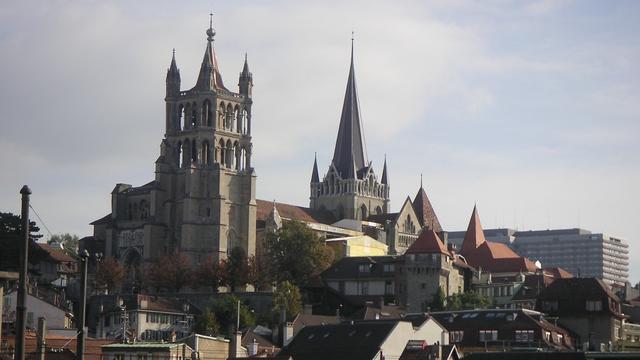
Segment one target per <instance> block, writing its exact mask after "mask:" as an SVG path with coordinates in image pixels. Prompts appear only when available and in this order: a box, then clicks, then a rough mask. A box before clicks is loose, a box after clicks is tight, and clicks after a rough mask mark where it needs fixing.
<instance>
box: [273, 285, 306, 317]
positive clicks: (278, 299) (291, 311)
mask: <svg viewBox="0 0 640 360" xmlns="http://www.w3.org/2000/svg"><path fill="white" fill-rule="evenodd" d="M283 308H284V310H285V311H286V313H287V320H289V319H292V318H293V317H294V316H295V315H297V314H298V313H300V311H301V310H302V296H301V295H300V289H299V288H298V287H297V286H295V285H294V284H292V283H290V282H288V281H283V282H281V283H280V284H278V286H277V287H276V291H275V292H274V293H273V311H274V313H275V314H279V313H280V311H282V309H283Z"/></svg>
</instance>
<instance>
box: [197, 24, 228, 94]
mask: <svg viewBox="0 0 640 360" xmlns="http://www.w3.org/2000/svg"><path fill="white" fill-rule="evenodd" d="M209 15H210V19H209V28H208V29H207V49H206V50H205V52H204V57H203V59H202V65H200V74H199V75H198V81H197V82H196V88H197V89H198V90H217V89H221V90H227V88H225V87H224V84H223V82H222V76H221V75H220V69H219V67H218V59H217V58H216V53H215V51H214V50H213V38H214V36H215V35H216V31H215V30H214V29H213V13H211V14H209Z"/></svg>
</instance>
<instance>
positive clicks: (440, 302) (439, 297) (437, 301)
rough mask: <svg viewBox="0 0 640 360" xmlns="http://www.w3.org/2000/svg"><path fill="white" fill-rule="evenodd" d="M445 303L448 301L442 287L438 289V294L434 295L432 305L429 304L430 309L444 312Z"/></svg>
mask: <svg viewBox="0 0 640 360" xmlns="http://www.w3.org/2000/svg"><path fill="white" fill-rule="evenodd" d="M445 302H446V299H445V296H444V292H443V291H442V288H441V287H438V290H436V293H435V294H433V299H432V300H431V303H429V308H430V309H431V311H442V310H444V306H445Z"/></svg>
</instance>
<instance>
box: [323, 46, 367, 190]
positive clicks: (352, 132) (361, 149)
mask: <svg viewBox="0 0 640 360" xmlns="http://www.w3.org/2000/svg"><path fill="white" fill-rule="evenodd" d="M332 162H333V165H334V166H335V167H336V169H338V172H339V173H340V176H342V177H343V178H354V177H356V176H357V171H358V170H360V169H362V168H363V167H365V166H367V165H368V164H369V161H367V149H366V145H365V142H364V134H363V132H362V124H361V122H360V107H359V105H358V93H357V91H356V77H355V72H354V68H353V38H352V39H351V67H350V69H349V78H348V80H347V90H346V91H345V94H344V103H343V105H342V115H341V117H340V128H339V129H338V138H337V140H336V148H335V150H334V152H333V160H332ZM354 164H355V168H356V169H355V170H356V171H353V170H352V167H353V166H354ZM351 173H353V174H351Z"/></svg>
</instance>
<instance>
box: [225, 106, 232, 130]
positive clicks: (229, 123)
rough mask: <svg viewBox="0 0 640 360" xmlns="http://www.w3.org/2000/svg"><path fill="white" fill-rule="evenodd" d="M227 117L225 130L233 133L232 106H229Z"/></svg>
mask: <svg viewBox="0 0 640 360" xmlns="http://www.w3.org/2000/svg"><path fill="white" fill-rule="evenodd" d="M225 115H226V116H225V124H224V128H225V130H228V131H233V108H232V107H231V104H227V110H226V111H225Z"/></svg>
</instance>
